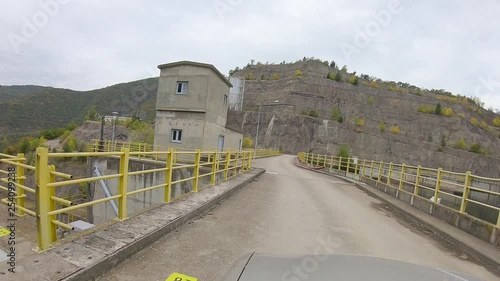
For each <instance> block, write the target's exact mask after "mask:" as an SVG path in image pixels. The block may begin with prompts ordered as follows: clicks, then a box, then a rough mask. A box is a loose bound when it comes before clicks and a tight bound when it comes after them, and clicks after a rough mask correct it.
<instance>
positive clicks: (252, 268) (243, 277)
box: [222, 253, 481, 281]
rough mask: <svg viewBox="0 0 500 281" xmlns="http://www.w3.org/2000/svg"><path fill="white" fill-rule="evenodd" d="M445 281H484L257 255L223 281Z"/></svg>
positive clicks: (354, 261)
mask: <svg viewBox="0 0 500 281" xmlns="http://www.w3.org/2000/svg"><path fill="white" fill-rule="evenodd" d="M277 280H282V281H302V280H308V281H325V280H349V281H358V280H359V281H361V280H370V281H392V280H394V281H422V280H428V281H434V280H436V281H443V280H457V281H458V280H460V281H462V280H468V281H480V280H481V279H478V278H475V277H471V276H467V275H464V274H461V273H456V272H451V271H447V270H441V269H437V268H433V267H428V266H421V265H415V264H411V263H406V262H402V261H396V260H389V259H383V258H377V257H368V256H355V255H309V256H277V255H269V254H260V253H253V254H248V255H246V256H244V257H242V258H241V259H240V260H238V261H237V262H236V263H235V264H234V265H233V267H232V268H231V269H230V271H229V272H228V273H227V274H226V275H225V276H224V278H223V279H222V281H277Z"/></svg>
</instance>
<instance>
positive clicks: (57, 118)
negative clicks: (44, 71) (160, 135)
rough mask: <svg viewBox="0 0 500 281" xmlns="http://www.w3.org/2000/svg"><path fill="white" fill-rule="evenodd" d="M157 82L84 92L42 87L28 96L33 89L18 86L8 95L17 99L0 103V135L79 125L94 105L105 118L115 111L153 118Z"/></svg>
mask: <svg viewBox="0 0 500 281" xmlns="http://www.w3.org/2000/svg"><path fill="white" fill-rule="evenodd" d="M157 80H158V78H149V79H143V80H138V81H134V82H129V83H121V84H117V85H114V86H110V87H106V88H103V89H98V90H92V91H84V92H82V91H72V90H67V89H57V88H42V90H41V91H39V92H36V93H32V94H28V92H29V91H30V90H32V88H31V87H32V86H18V87H17V89H16V90H17V91H13V92H8V95H10V96H17V97H16V98H11V99H7V100H6V101H1V102H0V108H2V110H0V120H1V121H0V132H1V135H2V136H4V135H9V134H24V133H33V132H37V131H39V130H43V129H49V128H57V127H64V126H66V125H67V124H68V123H72V122H75V123H81V122H82V121H83V119H84V116H85V114H86V112H87V111H88V109H89V108H90V107H91V106H93V105H95V106H96V110H97V112H98V113H100V114H104V115H109V114H111V113H112V112H113V111H117V112H119V113H120V114H121V115H127V116H130V115H134V114H139V113H141V111H142V112H143V113H144V114H142V115H145V116H146V118H149V119H153V118H154V102H152V101H154V100H155V99H156V92H157V88H158V81H157ZM23 87H27V88H23ZM152 105H153V106H152Z"/></svg>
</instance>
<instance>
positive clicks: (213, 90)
mask: <svg viewBox="0 0 500 281" xmlns="http://www.w3.org/2000/svg"><path fill="white" fill-rule="evenodd" d="M224 95H227V96H228V101H229V86H228V85H227V84H226V83H225V82H224V81H223V80H221V79H220V78H219V76H218V75H217V74H216V73H214V72H212V71H211V72H210V74H209V88H208V102H207V108H206V110H207V113H208V114H210V113H211V114H214V115H216V116H218V117H221V118H222V119H221V118H219V120H214V121H209V122H213V123H217V124H220V125H223V126H225V125H226V118H227V111H228V107H227V104H226V105H225V104H224ZM207 118H209V117H208V116H207Z"/></svg>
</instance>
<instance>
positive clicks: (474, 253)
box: [296, 165, 500, 276]
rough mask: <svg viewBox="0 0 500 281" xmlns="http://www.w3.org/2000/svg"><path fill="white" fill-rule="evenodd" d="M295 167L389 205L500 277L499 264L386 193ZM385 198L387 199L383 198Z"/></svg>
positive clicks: (333, 175)
mask: <svg viewBox="0 0 500 281" xmlns="http://www.w3.org/2000/svg"><path fill="white" fill-rule="evenodd" d="M296 166H297V167H299V168H302V169H306V170H309V171H312V172H317V173H320V174H324V175H327V176H331V177H335V178H338V179H341V180H343V181H345V182H348V183H352V184H354V186H356V187H357V188H358V189H360V190H362V191H364V192H366V193H367V194H369V195H370V196H372V197H374V198H377V199H379V200H380V201H382V202H384V203H386V204H389V205H391V207H393V208H394V209H396V210H397V211H399V212H401V213H402V214H403V215H405V216H407V217H408V218H409V219H411V220H414V221H416V222H418V223H419V224H421V225H423V226H424V227H425V228H428V229H429V230H431V231H433V232H435V233H437V234H438V235H440V236H442V237H444V238H445V239H446V240H448V241H449V242H451V243H452V244H454V245H456V246H458V247H460V248H462V249H464V250H465V252H467V253H468V254H469V255H471V256H473V257H475V258H476V259H477V260H479V261H480V262H482V263H483V264H485V265H486V266H487V268H488V269H489V270H491V271H492V272H494V273H495V274H496V275H499V276H500V263H499V262H497V261H496V260H495V259H494V258H493V257H490V256H488V255H485V254H483V253H482V252H480V251H477V250H476V249H475V248H474V247H473V246H471V245H469V244H467V243H465V242H464V241H461V240H460V239H457V238H456V237H453V236H452V235H449V234H448V233H447V232H444V231H443V230H441V229H439V228H438V227H436V226H434V225H433V224H431V223H429V222H427V221H425V220H423V219H421V218H419V217H418V216H417V215H415V214H412V213H411V212H409V211H408V210H406V209H404V208H401V207H399V206H397V204H394V203H393V202H391V200H389V199H393V200H398V199H397V198H395V197H392V196H391V195H389V194H387V193H384V192H382V191H380V190H378V189H376V188H375V187H372V186H370V185H368V184H366V183H360V182H358V181H356V180H353V179H349V178H346V177H343V176H340V175H335V174H332V173H328V172H325V171H319V170H314V169H309V168H308V167H305V166H299V165H296ZM369 187H370V188H369ZM379 193H380V194H379ZM386 196H387V197H389V199H388V198H385V197H386ZM398 202H401V203H403V204H405V203H404V202H402V201H398ZM408 207H410V208H413V207H412V206H410V205H408ZM415 211H418V212H420V213H421V214H426V213H425V212H422V211H420V210H418V209H416V208H415ZM426 215H429V214H426ZM429 216H430V217H432V216H431V215H429ZM432 218H434V217H432ZM457 231H462V230H460V229H458V228H457ZM464 234H467V233H465V232H464ZM467 235H470V234H467ZM478 240H480V239H478ZM480 241H481V242H482V240H480Z"/></svg>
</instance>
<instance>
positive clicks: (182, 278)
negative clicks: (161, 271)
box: [165, 272, 198, 281]
mask: <svg viewBox="0 0 500 281" xmlns="http://www.w3.org/2000/svg"><path fill="white" fill-rule="evenodd" d="M165 281H198V278H195V277H191V276H187V275H184V274H180V273H177V272H174V273H172V275H170V276H169V277H168V278H167V280H165Z"/></svg>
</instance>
